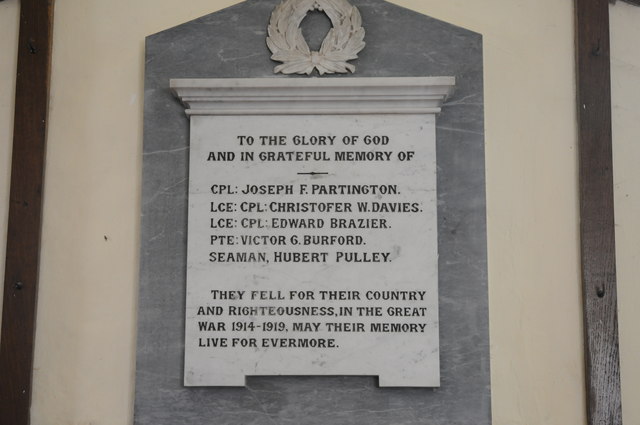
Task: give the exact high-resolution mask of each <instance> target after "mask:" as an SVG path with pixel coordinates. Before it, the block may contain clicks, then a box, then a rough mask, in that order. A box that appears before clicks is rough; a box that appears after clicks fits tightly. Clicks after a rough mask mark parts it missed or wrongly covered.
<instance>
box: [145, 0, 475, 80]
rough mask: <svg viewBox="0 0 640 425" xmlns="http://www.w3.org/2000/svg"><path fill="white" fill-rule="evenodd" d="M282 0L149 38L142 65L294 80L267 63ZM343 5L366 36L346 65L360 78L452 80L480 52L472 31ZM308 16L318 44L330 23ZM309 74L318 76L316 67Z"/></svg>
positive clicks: (198, 74) (250, 1)
mask: <svg viewBox="0 0 640 425" xmlns="http://www.w3.org/2000/svg"><path fill="white" fill-rule="evenodd" d="M281 1H282V0H246V1H244V2H241V3H239V4H237V5H234V6H231V7H228V8H226V9H223V10H220V11H218V12H214V13H211V14H209V15H206V16H203V17H200V18H197V19H195V20H193V21H190V22H187V23H184V24H182V25H178V26H176V27H173V28H170V29H167V30H165V31H162V32H159V33H157V34H154V35H151V36H149V37H147V42H146V55H147V64H148V65H149V64H150V63H151V62H154V66H153V67H152V68H154V69H156V70H157V69H158V65H160V64H158V61H161V68H163V69H164V70H166V71H167V75H168V76H169V78H254V77H277V78H294V77H300V76H298V75H286V76H285V75H282V74H278V75H277V76H276V75H274V67H276V66H278V65H281V63H280V62H277V61H274V60H272V59H271V56H272V52H271V51H270V50H269V48H268V46H267V43H266V39H267V28H268V26H269V21H270V18H271V14H272V12H273V10H274V9H275V8H276V7H277V6H278V5H279V4H280V3H281ZM349 3H351V4H352V5H353V6H355V7H356V8H357V9H358V10H359V13H360V15H361V17H362V27H363V28H364V30H365V31H366V48H365V49H364V50H362V51H360V52H359V53H358V58H357V59H355V60H349V62H348V63H349V64H352V65H353V66H354V67H355V68H357V74H356V76H358V77H399V76H438V75H450V69H451V63H455V62H459V58H460V57H467V58H468V57H469V56H471V57H475V56H479V55H481V44H482V39H481V36H480V35H479V34H477V33H474V32H472V31H469V30H466V29H463V28H460V27H457V26H455V25H451V24H448V23H446V22H443V21H440V20H437V19H434V18H431V17H429V16H426V15H423V14H421V13H418V12H414V11H411V10H409V9H406V8H403V7H400V6H396V5H393V4H391V3H388V2H386V1H383V0H349ZM309 16H311V15H309ZM307 19H308V18H305V23H303V33H304V35H305V38H307V39H314V38H315V39H319V40H322V39H323V38H324V36H325V35H326V34H327V31H328V29H329V28H330V24H329V23H328V22H327V23H326V25H325V26H323V25H306V20H307ZM314 19H316V18H314ZM314 22H315V23H318V22H320V21H318V20H317V19H316V21H314ZM468 62H471V63H473V62H475V61H473V60H472V61H468ZM162 74H165V73H164V72H163V73H162ZM352 75H353V74H352V73H347V74H332V75H328V76H326V77H337V78H345V77H347V78H348V77H350V76H352ZM311 76H319V74H318V70H317V69H316V70H315V71H314V72H313V73H312V74H311ZM148 77H149V76H148ZM301 77H303V78H308V77H307V76H306V75H303V76H301Z"/></svg>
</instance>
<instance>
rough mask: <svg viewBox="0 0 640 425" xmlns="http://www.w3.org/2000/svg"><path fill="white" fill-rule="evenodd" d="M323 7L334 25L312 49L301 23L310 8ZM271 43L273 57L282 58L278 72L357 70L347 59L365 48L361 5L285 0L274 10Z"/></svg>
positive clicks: (326, 0) (343, 0) (330, 0)
mask: <svg viewBox="0 0 640 425" xmlns="http://www.w3.org/2000/svg"><path fill="white" fill-rule="evenodd" d="M314 10H319V11H321V12H324V13H326V14H327V16H328V17H329V19H331V24H332V26H333V27H332V28H331V30H329V33H328V34H327V36H326V37H325V39H324V41H323V42H322V46H321V47H320V50H319V51H317V52H313V51H311V49H309V45H308V44H307V42H306V40H305V39H304V36H303V35H302V30H301V29H300V23H301V22H302V20H303V19H304V18H305V16H307V13H309V12H310V11H314ZM267 46H269V50H271V53H273V55H272V56H271V59H273V60H275V61H278V62H282V65H278V66H276V67H275V68H274V70H273V72H275V73H276V74H277V73H279V72H281V73H283V74H307V75H309V74H311V73H312V72H313V70H314V69H317V70H318V72H319V73H320V75H324V74H334V73H347V72H349V71H350V72H355V70H356V67H355V66H353V65H352V64H350V63H347V61H350V60H353V59H357V58H358V53H359V52H360V51H361V50H362V49H364V46H365V43H364V28H362V17H361V16H360V12H359V11H358V8H356V7H355V6H352V5H351V4H349V2H348V1H347V0H284V1H283V2H282V3H280V4H279V5H278V6H277V7H276V8H275V9H274V11H273V13H272V14H271V20H270V22H269V28H268V37H267Z"/></svg>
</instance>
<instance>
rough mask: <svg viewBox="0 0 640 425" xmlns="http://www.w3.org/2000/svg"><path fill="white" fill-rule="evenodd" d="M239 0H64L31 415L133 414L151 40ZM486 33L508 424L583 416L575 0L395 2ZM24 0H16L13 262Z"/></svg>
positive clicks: (622, 269) (617, 14)
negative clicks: (18, 74)
mask: <svg viewBox="0 0 640 425" xmlns="http://www.w3.org/2000/svg"><path fill="white" fill-rule="evenodd" d="M233 3H235V1H232V0H226V1H223V0H190V1H189V2H173V1H169V0H137V1H127V0H114V1H112V2H106V3H105V2H99V1H97V0H58V1H57V4H56V14H55V29H54V56H53V65H52V72H53V74H52V91H51V110H50V128H49V140H48V143H49V145H48V152H47V156H48V157H47V171H46V186H45V203H44V205H45V211H44V231H43V240H42V243H43V246H42V248H43V252H42V256H41V281H40V300H39V307H38V308H39V312H38V324H37V326H38V329H37V337H36V357H35V371H34V393H33V408H32V423H33V424H34V425H61V424H64V425H88V424H92V425H98V424H100V425H111V424H113V425H121V424H129V423H131V416H132V406H133V376H134V350H135V326H136V314H135V311H136V304H137V300H136V296H137V270H138V247H139V237H138V233H139V224H138V223H139V218H138V214H139V211H140V201H139V199H140V183H141V182H140V174H141V168H140V167H141V163H142V158H141V145H142V97H143V88H142V81H143V72H144V68H143V67H144V37H145V36H146V35H148V34H152V33H155V32H158V31H161V30H164V29H166V28H169V27H172V26H174V25H177V24H179V23H182V22H185V21H188V20H190V19H193V18H196V17H198V16H201V15H204V14H207V13H211V12H214V11H216V10H219V9H221V8H223V7H226V6H229V5H231V4H233ZM394 3H397V4H399V5H401V6H405V7H409V8H411V9H414V10H416V11H419V12H422V13H425V14H428V15H431V16H433V17H436V18H439V19H442V20H445V21H448V22H451V23H453V24H456V25H459V26H463V27H466V28H469V29H471V30H474V31H477V32H480V33H482V34H484V46H485V84H486V85H485V94H486V99H485V107H486V117H485V120H486V141H487V185H488V186H487V195H488V219H489V223H488V224H489V235H488V237H489V279H490V307H491V346H492V366H491V367H492V381H493V382H492V385H493V412H494V424H496V425H566V424H583V423H586V419H585V414H584V411H585V402H584V391H583V387H584V374H583V366H582V365H583V357H582V320H581V304H580V303H581V301H580V297H581V291H580V281H579V254H578V209H577V203H578V199H577V167H576V165H577V157H576V123H575V112H574V98H575V93H574V56H573V2H571V1H568V0H567V1H557V0H539V1H536V2H526V1H523V0H482V1H473V2H472V1H464V0H450V1H447V2H443V1H440V0H395V1H394ZM18 8H19V2H18V0H5V1H3V2H0V220H1V221H0V222H1V223H2V225H1V226H0V240H1V241H2V243H1V244H0V267H1V266H3V265H4V254H5V247H4V241H5V240H6V219H7V207H8V199H9V191H8V189H9V166H10V151H11V131H12V130H11V129H12V122H13V93H14V84H15V66H16V62H15V56H16V46H17V27H18ZM611 21H612V22H611V23H612V27H613V30H612V36H613V38H612V40H613V46H612V47H613V53H612V56H613V57H612V66H613V102H614V145H615V146H614V150H615V158H614V159H615V183H616V190H617V192H616V203H617V204H616V207H617V210H616V218H617V222H618V234H617V236H618V267H619V292H620V298H621V300H620V331H621V355H622V373H623V376H622V380H623V403H624V418H625V424H629V425H634V424H637V423H640V405H639V404H638V403H636V402H635V401H636V400H638V399H640V356H639V355H638V353H639V352H640V338H639V336H638V332H637V323H638V320H639V319H640V317H639V313H638V309H637V307H636V306H637V305H638V302H639V301H640V289H638V285H637V284H635V283H636V282H635V281H636V280H637V279H636V276H638V275H639V274H640V266H639V265H638V264H639V262H638V254H639V251H638V248H637V247H638V244H637V241H638V240H640V225H638V218H637V217H638V216H639V213H640V187H639V186H640V185H638V184H637V183H638V182H639V181H640V167H637V165H636V159H637V158H639V157H640V146H639V144H638V142H637V138H638V136H637V135H638V134H640V128H639V125H640V124H639V123H640V116H639V115H640V112H638V111H640V51H639V50H638V48H637V40H639V39H640V8H634V7H632V6H629V5H626V4H624V3H621V2H618V4H617V5H615V6H612V20H611Z"/></svg>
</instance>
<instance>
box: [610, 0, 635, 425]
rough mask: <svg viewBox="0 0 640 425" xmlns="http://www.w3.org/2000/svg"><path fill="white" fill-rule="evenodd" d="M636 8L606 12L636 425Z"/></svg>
mask: <svg viewBox="0 0 640 425" xmlns="http://www.w3.org/2000/svg"><path fill="white" fill-rule="evenodd" d="M638 40H640V7H635V6H631V5H628V4H625V3H622V2H618V3H616V6H615V7H612V8H611V46H612V52H611V90H612V103H613V104H612V107H613V114H612V117H613V149H614V150H613V170H614V183H615V203H616V245H617V246H616V250H617V256H618V258H617V266H618V297H619V302H618V306H619V321H620V367H621V370H622V377H621V378H622V406H623V411H624V413H625V416H624V420H625V421H626V422H625V424H627V425H634V424H640V405H639V403H638V400H640V313H639V311H638V310H639V309H638V306H640V285H638V278H639V276H640V166H639V165H638V162H639V161H640V46H638Z"/></svg>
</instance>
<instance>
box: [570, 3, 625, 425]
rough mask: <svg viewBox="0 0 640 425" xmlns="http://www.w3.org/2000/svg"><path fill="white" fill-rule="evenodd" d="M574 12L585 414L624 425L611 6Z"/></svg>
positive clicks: (607, 424) (594, 421)
mask: <svg viewBox="0 0 640 425" xmlns="http://www.w3.org/2000/svg"><path fill="white" fill-rule="evenodd" d="M575 9H576V62H577V101H578V102H577V103H578V105H577V106H578V129H579V134H578V138H579V168H580V238H581V256H582V284H583V303H584V335H585V342H584V343H585V367H586V386H587V415H588V419H589V425H621V424H622V406H621V401H620V362H619V354H618V313H617V311H618V310H617V305H618V302H617V291H616V253H615V227H614V215H613V160H612V140H611V64H610V58H609V1H608V0H576V7H575Z"/></svg>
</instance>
